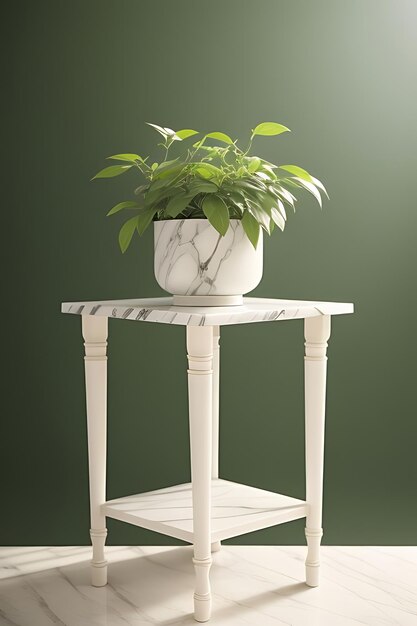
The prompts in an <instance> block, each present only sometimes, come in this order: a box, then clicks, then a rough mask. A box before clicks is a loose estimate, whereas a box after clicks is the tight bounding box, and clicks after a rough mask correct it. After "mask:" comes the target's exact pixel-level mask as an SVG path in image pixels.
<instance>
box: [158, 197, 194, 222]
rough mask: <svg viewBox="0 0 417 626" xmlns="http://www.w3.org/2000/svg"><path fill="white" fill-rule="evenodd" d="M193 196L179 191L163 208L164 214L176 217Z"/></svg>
mask: <svg viewBox="0 0 417 626" xmlns="http://www.w3.org/2000/svg"><path fill="white" fill-rule="evenodd" d="M193 197H194V194H189V193H181V194H178V195H177V196H174V197H173V198H170V199H169V201H168V204H167V206H166V208H165V211H164V214H165V215H167V216H168V217H173V218H175V217H177V215H179V214H180V213H182V211H183V210H184V209H185V207H187V206H188V204H189V203H190V200H191V199H192V198H193Z"/></svg>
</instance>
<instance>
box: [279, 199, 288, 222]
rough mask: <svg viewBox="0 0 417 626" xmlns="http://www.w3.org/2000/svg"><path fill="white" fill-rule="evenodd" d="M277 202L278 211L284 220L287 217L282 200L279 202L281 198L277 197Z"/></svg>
mask: <svg viewBox="0 0 417 626" xmlns="http://www.w3.org/2000/svg"><path fill="white" fill-rule="evenodd" d="M277 204H278V209H279V212H280V213H281V215H282V217H283V218H284V220H286V219H287V212H286V210H285V207H284V204H283V202H281V200H280V199H279V198H278V200H277Z"/></svg>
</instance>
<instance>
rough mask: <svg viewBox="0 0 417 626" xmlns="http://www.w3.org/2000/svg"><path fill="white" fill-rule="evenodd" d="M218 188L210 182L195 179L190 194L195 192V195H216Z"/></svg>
mask: <svg viewBox="0 0 417 626" xmlns="http://www.w3.org/2000/svg"><path fill="white" fill-rule="evenodd" d="M218 189H219V188H218V187H217V185H216V184H215V183H212V182H210V181H208V180H198V179H195V180H193V182H192V183H191V184H190V192H191V191H193V192H194V193H195V194H197V193H214V192H215V191H218Z"/></svg>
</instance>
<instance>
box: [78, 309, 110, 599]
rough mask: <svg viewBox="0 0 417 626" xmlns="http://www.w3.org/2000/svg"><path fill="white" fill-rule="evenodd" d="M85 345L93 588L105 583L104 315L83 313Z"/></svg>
mask: <svg viewBox="0 0 417 626" xmlns="http://www.w3.org/2000/svg"><path fill="white" fill-rule="evenodd" d="M82 331H83V336H84V341H85V343H84V346H85V358H84V361H85V384H86V401H87V435H88V470H89V484H90V517H91V530H90V536H91V543H92V545H93V560H92V562H91V582H92V585H94V587H103V586H104V585H106V584H107V561H106V560H105V558H104V544H105V541H106V536H107V529H106V518H105V516H104V515H103V514H102V512H101V505H102V504H103V503H104V502H105V500H106V419H107V356H106V352H107V318H106V317H93V316H91V315H83V316H82Z"/></svg>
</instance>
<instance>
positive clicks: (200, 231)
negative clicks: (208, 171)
mask: <svg viewBox="0 0 417 626" xmlns="http://www.w3.org/2000/svg"><path fill="white" fill-rule="evenodd" d="M154 234H155V266H154V269H155V277H156V280H157V282H158V284H159V285H160V287H162V289H165V291H168V292H169V293H171V294H175V295H187V296H198V295H200V296H203V295H240V294H245V293H248V292H249V291H251V290H252V289H254V288H255V287H256V286H257V285H258V284H259V282H260V280H261V278H262V266H263V245H262V244H263V241H262V233H261V236H260V238H259V242H258V245H257V248H256V249H255V248H254V247H253V246H252V244H251V243H250V241H249V239H248V238H247V237H246V235H245V232H244V230H243V227H242V224H241V222H240V220H230V225H229V228H228V230H227V232H226V234H225V236H224V237H223V236H221V235H220V234H219V233H218V232H217V231H216V230H215V229H214V228H213V227H212V226H211V225H210V223H209V222H208V220H204V219H185V220H165V221H158V222H154Z"/></svg>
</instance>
